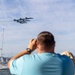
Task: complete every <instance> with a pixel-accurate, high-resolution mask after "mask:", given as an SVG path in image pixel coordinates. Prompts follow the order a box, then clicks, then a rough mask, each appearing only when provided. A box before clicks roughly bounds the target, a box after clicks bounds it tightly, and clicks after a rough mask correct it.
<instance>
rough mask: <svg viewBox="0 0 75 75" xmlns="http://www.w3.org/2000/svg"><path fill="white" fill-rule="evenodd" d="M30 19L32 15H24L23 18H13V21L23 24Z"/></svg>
mask: <svg viewBox="0 0 75 75" xmlns="http://www.w3.org/2000/svg"><path fill="white" fill-rule="evenodd" d="M30 19H33V18H32V17H25V18H19V19H14V20H13V21H16V22H18V23H21V24H24V23H27V22H28V21H30Z"/></svg>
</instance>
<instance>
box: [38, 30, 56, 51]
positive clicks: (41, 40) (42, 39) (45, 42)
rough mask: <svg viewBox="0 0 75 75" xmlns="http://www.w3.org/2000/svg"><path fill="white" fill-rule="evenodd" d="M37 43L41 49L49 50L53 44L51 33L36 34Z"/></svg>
mask: <svg viewBox="0 0 75 75" xmlns="http://www.w3.org/2000/svg"><path fill="white" fill-rule="evenodd" d="M37 43H38V44H39V45H40V46H41V47H42V48H43V49H46V50H47V49H49V48H51V47H52V46H53V45H54V44H55V40H54V36H53V34H52V33H50V32H48V31H43V32H41V33H39V34H38V36H37Z"/></svg>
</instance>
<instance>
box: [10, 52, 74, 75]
mask: <svg viewBox="0 0 75 75" xmlns="http://www.w3.org/2000/svg"><path fill="white" fill-rule="evenodd" d="M10 72H11V74H16V75H74V65H73V62H72V61H71V60H70V58H69V57H67V56H65V55H62V56H61V55H60V54H52V53H41V54H34V55H32V54H30V55H29V54H26V55H24V56H22V57H20V58H18V59H16V60H12V61H11V64H10Z"/></svg>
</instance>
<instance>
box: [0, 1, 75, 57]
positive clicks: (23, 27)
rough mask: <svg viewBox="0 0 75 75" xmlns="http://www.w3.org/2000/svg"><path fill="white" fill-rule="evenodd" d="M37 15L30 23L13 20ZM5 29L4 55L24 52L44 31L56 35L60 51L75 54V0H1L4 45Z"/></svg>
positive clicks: (0, 29)
mask: <svg viewBox="0 0 75 75" xmlns="http://www.w3.org/2000/svg"><path fill="white" fill-rule="evenodd" d="M24 17H33V18H34V19H32V20H31V21H30V22H28V23H26V24H19V23H17V22H14V21H13V19H14V18H15V19H18V18H24ZM3 28H4V44H3V55H4V56H13V55H15V54H16V53H19V52H21V51H22V50H24V49H25V48H27V45H28V43H29V40H30V39H31V38H36V36H37V35H38V33H39V32H41V31H44V30H45V31H50V32H52V33H53V34H54V36H55V41H56V48H55V50H56V52H57V53H61V52H63V51H65V50H68V51H71V52H72V53H73V54H75V0H0V47H1V41H2V29H3Z"/></svg>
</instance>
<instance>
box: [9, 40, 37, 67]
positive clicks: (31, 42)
mask: <svg viewBox="0 0 75 75" xmlns="http://www.w3.org/2000/svg"><path fill="white" fill-rule="evenodd" d="M35 44H36V39H32V40H30V43H29V45H28V47H27V48H29V49H30V50H31V52H32V51H34V50H35V49H36V46H35ZM31 52H28V51H27V50H24V51H22V52H21V53H19V54H17V55H15V56H13V57H12V58H11V59H10V60H9V61H8V68H10V63H11V61H12V60H14V59H17V58H19V57H21V56H23V55H25V54H30V53H31Z"/></svg>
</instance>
